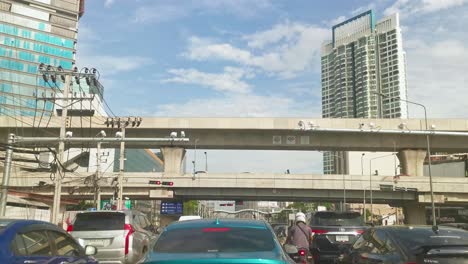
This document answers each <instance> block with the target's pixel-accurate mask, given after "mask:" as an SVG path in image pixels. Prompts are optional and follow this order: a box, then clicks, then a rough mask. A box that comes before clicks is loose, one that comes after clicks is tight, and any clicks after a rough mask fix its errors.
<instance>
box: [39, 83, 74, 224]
mask: <svg viewBox="0 0 468 264" xmlns="http://www.w3.org/2000/svg"><path fill="white" fill-rule="evenodd" d="M70 83H71V75H69V74H67V75H65V84H64V87H63V100H64V106H63V108H62V118H61V122H60V137H61V138H64V137H65V132H66V124H67V118H68V106H69V105H68V99H69V98H68V96H69V93H70ZM44 103H45V102H44ZM64 151H65V142H63V141H59V142H58V157H57V158H58V160H57V174H56V175H55V189H54V203H53V205H52V214H51V218H50V222H51V223H54V224H58V215H59V213H60V200H61V193H62V175H63V173H64V170H63V169H64V168H62V164H63V163H64V162H63V161H64V160H63V158H64V155H63V153H64Z"/></svg>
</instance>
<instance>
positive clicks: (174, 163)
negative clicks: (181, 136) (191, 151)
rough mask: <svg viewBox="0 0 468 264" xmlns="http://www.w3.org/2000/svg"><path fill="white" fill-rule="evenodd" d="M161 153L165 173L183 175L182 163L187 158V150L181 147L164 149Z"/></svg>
mask: <svg viewBox="0 0 468 264" xmlns="http://www.w3.org/2000/svg"><path fill="white" fill-rule="evenodd" d="M161 152H162V154H163V157H164V173H166V174H178V175H182V174H183V173H184V172H183V166H182V162H183V161H184V157H185V152H186V151H185V149H184V148H181V147H162V148H161Z"/></svg>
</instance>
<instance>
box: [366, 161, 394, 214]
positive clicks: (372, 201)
mask: <svg viewBox="0 0 468 264" xmlns="http://www.w3.org/2000/svg"><path fill="white" fill-rule="evenodd" d="M393 155H396V153H392V154H388V155H383V156H379V157H375V158H372V159H369V185H370V186H369V193H370V203H371V205H370V206H371V207H370V211H371V221H372V222H373V221H374V210H373V209H374V208H373V207H374V200H373V196H372V161H373V160H376V159H380V158H385V157H390V156H393ZM365 191H366V190H365V189H364V194H365Z"/></svg>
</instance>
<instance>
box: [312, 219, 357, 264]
mask: <svg viewBox="0 0 468 264" xmlns="http://www.w3.org/2000/svg"><path fill="white" fill-rule="evenodd" d="M310 227H311V228H312V232H313V234H314V239H313V241H312V245H311V252H312V255H313V257H314V259H315V263H327V262H331V263H334V262H335V260H336V259H337V258H338V257H339V255H340V254H341V252H343V250H345V249H346V248H347V247H351V246H352V244H353V243H354V242H355V241H356V240H357V239H358V238H359V236H360V235H361V234H362V233H363V232H364V231H365V229H366V226H365V224H364V221H363V219H362V216H361V214H360V213H357V212H331V211H322V212H316V213H315V214H314V215H313V216H312V219H311V220H310Z"/></svg>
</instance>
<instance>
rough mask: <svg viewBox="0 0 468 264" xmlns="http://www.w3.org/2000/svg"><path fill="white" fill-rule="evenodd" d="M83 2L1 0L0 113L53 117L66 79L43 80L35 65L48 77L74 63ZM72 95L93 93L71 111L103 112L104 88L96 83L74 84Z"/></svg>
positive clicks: (71, 66) (58, 105) (74, 0)
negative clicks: (44, 71)
mask: <svg viewBox="0 0 468 264" xmlns="http://www.w3.org/2000/svg"><path fill="white" fill-rule="evenodd" d="M83 11H84V1H83V0H81V1H80V0H24V1H23V0H21V1H19V0H13V1H12V0H0V69H1V71H0V80H1V84H0V106H1V107H0V115H3V116H16V117H18V116H50V115H56V114H57V111H56V110H57V109H59V108H61V105H62V102H60V101H56V100H51V99H50V98H60V97H61V96H63V95H62V94H61V93H62V92H61V91H63V87H64V83H63V82H62V81H60V78H57V79H58V80H57V81H56V82H54V81H52V80H51V79H50V78H49V79H47V78H43V76H42V74H41V73H40V72H39V64H41V63H42V64H44V68H45V69H47V66H49V65H50V66H49V68H48V69H49V70H50V72H49V75H51V74H54V73H56V72H57V69H58V67H59V66H61V67H62V68H63V69H64V70H65V71H66V70H72V69H73V68H74V66H75V54H76V43H77V34H78V22H79V18H80V16H81V15H83ZM70 92H71V93H70V94H71V95H72V96H75V97H93V98H95V99H93V101H91V100H84V101H82V102H81V103H79V104H74V105H72V106H71V107H70V108H71V109H91V108H93V109H94V110H95V111H98V112H99V114H101V115H102V114H103V113H102V112H103V111H102V110H101V109H102V108H103V107H102V106H100V105H101V104H102V103H101V101H102V94H103V87H102V85H101V84H100V83H99V82H96V83H95V82H92V83H91V84H89V85H88V84H87V83H86V82H85V81H82V82H80V83H76V82H74V83H73V85H72V87H71V88H70ZM35 125H37V124H35Z"/></svg>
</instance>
